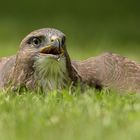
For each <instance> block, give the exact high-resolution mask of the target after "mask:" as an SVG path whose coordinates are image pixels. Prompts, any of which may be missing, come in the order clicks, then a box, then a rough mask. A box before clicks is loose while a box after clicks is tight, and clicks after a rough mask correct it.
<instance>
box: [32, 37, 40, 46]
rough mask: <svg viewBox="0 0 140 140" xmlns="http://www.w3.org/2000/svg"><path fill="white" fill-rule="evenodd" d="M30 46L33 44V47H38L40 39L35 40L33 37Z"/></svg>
mask: <svg viewBox="0 0 140 140" xmlns="http://www.w3.org/2000/svg"><path fill="white" fill-rule="evenodd" d="M32 44H33V45H34V46H39V45H40V44H41V39H40V38H37V37H34V38H33V39H32Z"/></svg>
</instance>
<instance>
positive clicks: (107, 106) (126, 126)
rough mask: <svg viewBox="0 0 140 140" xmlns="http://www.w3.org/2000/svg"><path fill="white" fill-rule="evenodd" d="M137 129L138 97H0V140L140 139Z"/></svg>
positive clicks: (139, 124) (94, 94)
mask: <svg viewBox="0 0 140 140" xmlns="http://www.w3.org/2000/svg"><path fill="white" fill-rule="evenodd" d="M139 129H140V96H139V95H125V96H121V95H118V94H116V93H115V92H108V91H102V92H98V91H94V90H93V89H87V90H86V92H85V93H83V94H79V91H75V92H74V93H73V94H72V95H71V94H70V93H69V92H68V91H63V92H62V93H61V94H56V93H55V92H54V93H52V94H49V95H47V96H46V95H42V94H35V93H27V92H26V93H23V94H22V95H14V94H10V93H9V94H4V93H2V94H0V139H1V140H25V139H26V140H31V139H34V140H38V139H40V140H57V139H58V140H93V139H94V140H96V139H97V140H101V139H104V140H109V139H110V140H115V139H116V140H118V139H123V140H125V139H126V140H132V139H133V140H134V139H135V140H139V139H140V134H139Z"/></svg>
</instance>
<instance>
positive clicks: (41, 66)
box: [34, 56, 70, 93]
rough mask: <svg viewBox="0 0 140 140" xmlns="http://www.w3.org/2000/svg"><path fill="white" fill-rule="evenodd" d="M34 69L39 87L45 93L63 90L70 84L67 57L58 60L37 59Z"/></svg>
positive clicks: (48, 58) (49, 58) (42, 57)
mask: <svg viewBox="0 0 140 140" xmlns="http://www.w3.org/2000/svg"><path fill="white" fill-rule="evenodd" d="M34 67H35V74H34V78H35V81H36V82H37V86H38V87H39V88H41V89H42V90H43V92H45V93H46V92H47V93H48V92H49V91H52V90H61V89H62V88H64V87H66V86H67V84H69V83H70V78H69V76H68V72H67V68H66V59H65V57H61V58H60V59H59V60H57V59H54V58H51V57H45V56H41V57H38V58H37V59H36V61H35V64H34Z"/></svg>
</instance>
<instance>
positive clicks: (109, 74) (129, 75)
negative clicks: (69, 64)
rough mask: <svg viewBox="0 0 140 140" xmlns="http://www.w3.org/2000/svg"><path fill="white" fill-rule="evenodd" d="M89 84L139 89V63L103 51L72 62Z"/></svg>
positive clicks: (131, 89)
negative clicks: (98, 54) (99, 54)
mask: <svg viewBox="0 0 140 140" xmlns="http://www.w3.org/2000/svg"><path fill="white" fill-rule="evenodd" d="M74 65H75V66H76V67H77V71H78V73H79V74H80V75H81V77H82V79H83V81H85V82H86V83H88V84H90V85H94V86H95V85H96V84H97V85H100V86H102V87H109V88H114V89H117V90H125V91H136V92H137V91H140V65H139V64H137V63H136V62H134V61H131V60H129V59H128V58H126V57H123V56H120V55H117V54H112V53H105V54H103V55H101V56H98V57H95V58H89V59H87V60H84V61H79V62H76V64H74Z"/></svg>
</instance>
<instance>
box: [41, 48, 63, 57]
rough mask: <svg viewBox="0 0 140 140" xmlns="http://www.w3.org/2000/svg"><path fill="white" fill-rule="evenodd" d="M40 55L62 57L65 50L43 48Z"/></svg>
mask: <svg viewBox="0 0 140 140" xmlns="http://www.w3.org/2000/svg"><path fill="white" fill-rule="evenodd" d="M40 53H41V54H44V55H53V56H61V55H62V54H63V53H64V50H63V49H62V47H54V46H46V47H43V48H41V50H40Z"/></svg>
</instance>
